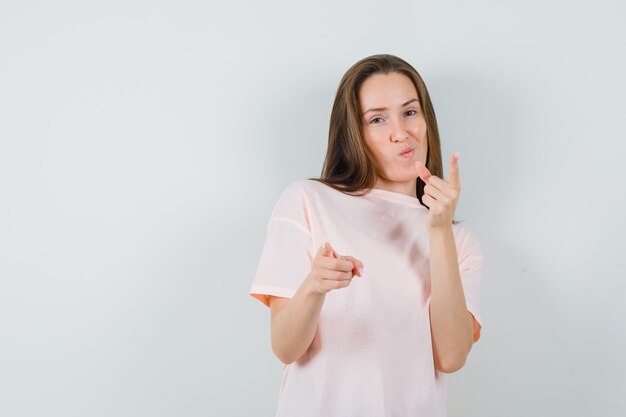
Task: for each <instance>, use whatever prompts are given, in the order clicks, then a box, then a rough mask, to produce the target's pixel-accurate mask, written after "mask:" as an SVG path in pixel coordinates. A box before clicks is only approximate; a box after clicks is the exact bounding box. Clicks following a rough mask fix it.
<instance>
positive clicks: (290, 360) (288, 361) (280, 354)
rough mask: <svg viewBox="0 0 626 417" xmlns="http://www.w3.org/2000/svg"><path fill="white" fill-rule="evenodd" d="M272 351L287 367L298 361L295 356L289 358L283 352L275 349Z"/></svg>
mask: <svg viewBox="0 0 626 417" xmlns="http://www.w3.org/2000/svg"><path fill="white" fill-rule="evenodd" d="M272 351H273V352H274V355H275V356H276V357H277V358H278V360H279V361H281V362H282V363H284V364H285V365H289V364H291V363H293V362H295V361H296V359H295V358H294V357H293V356H289V355H287V354H285V353H283V352H280V351H278V350H277V349H275V348H272Z"/></svg>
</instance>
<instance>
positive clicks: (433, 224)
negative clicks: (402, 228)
mask: <svg viewBox="0 0 626 417" xmlns="http://www.w3.org/2000/svg"><path fill="white" fill-rule="evenodd" d="M458 159H459V155H458V153H456V152H455V153H453V154H452V156H451V157H450V170H449V175H448V180H444V179H442V178H439V177H437V176H436V175H432V174H431V173H430V171H429V170H428V168H426V167H425V166H424V164H423V163H421V162H420V161H417V162H415V168H416V170H417V175H419V177H420V178H421V179H422V180H423V181H424V182H425V183H426V186H425V187H424V196H423V197H422V201H423V202H424V204H426V205H427V206H428V208H429V209H430V212H429V213H428V220H427V226H428V228H429V229H436V228H439V227H446V226H451V225H452V219H454V212H455V210H456V205H457V202H458V201H459V195H460V194H461V180H460V177H459V162H458Z"/></svg>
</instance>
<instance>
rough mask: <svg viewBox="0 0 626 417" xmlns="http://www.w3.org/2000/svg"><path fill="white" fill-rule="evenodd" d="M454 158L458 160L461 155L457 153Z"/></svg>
mask: <svg viewBox="0 0 626 417" xmlns="http://www.w3.org/2000/svg"><path fill="white" fill-rule="evenodd" d="M454 157H455V158H456V159H457V160H458V159H459V153H458V152H455V153H454Z"/></svg>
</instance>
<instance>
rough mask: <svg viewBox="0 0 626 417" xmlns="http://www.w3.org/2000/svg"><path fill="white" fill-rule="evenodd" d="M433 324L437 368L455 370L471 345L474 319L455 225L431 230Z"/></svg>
mask: <svg viewBox="0 0 626 417" xmlns="http://www.w3.org/2000/svg"><path fill="white" fill-rule="evenodd" d="M430 272H431V301H430V326H431V333H432V339H433V353H434V357H435V368H437V369H438V370H440V371H442V372H447V373H450V372H455V371H458V370H459V369H461V368H462V367H463V365H464V364H465V360H466V358H467V355H468V354H469V352H470V349H471V348H472V344H473V340H472V335H473V332H474V318H473V316H472V314H471V313H470V312H469V311H468V310H467V305H466V303H465V295H464V293H463V286H462V285H461V276H460V272H459V264H458V260H457V253H456V246H455V243H454V235H453V233H452V227H451V226H450V227H449V228H445V229H437V230H432V231H431V232H430Z"/></svg>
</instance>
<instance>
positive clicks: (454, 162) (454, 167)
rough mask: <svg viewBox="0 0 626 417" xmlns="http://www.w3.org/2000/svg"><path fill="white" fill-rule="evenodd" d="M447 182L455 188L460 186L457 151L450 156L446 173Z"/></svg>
mask: <svg viewBox="0 0 626 417" xmlns="http://www.w3.org/2000/svg"><path fill="white" fill-rule="evenodd" d="M448 182H449V183H450V184H452V185H453V186H454V187H455V188H457V189H459V188H461V176H460V174H459V153H458V152H454V153H453V154H452V156H451V157H450V172H449V173H448Z"/></svg>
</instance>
